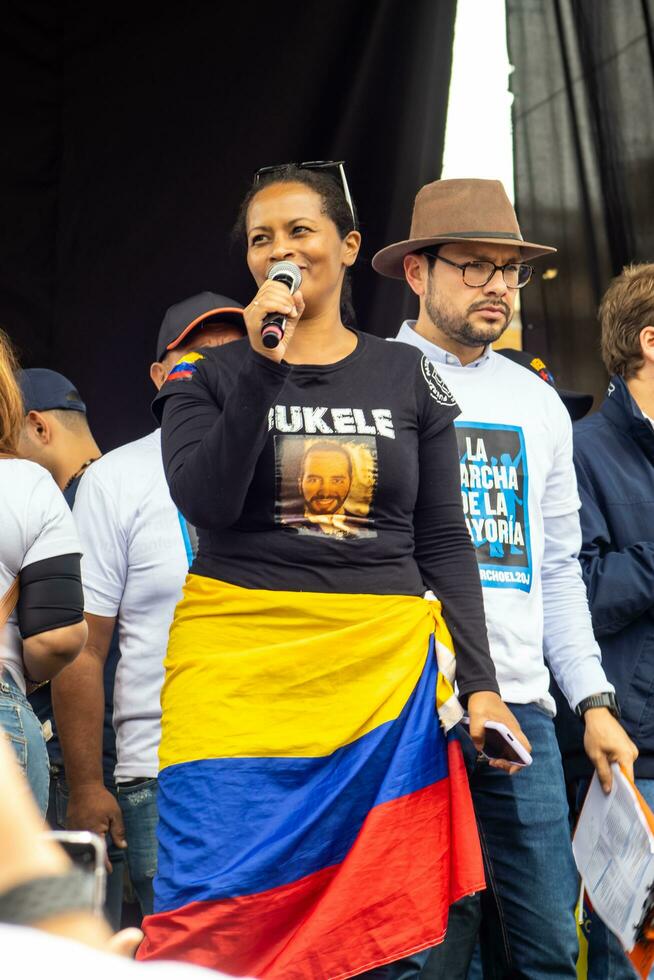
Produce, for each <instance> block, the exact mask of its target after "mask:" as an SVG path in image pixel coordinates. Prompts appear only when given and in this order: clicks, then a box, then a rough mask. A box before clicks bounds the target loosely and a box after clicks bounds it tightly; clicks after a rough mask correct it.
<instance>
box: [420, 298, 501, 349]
mask: <svg viewBox="0 0 654 980" xmlns="http://www.w3.org/2000/svg"><path fill="white" fill-rule="evenodd" d="M485 307H493V308H494V309H499V310H501V311H502V313H504V316H505V320H504V322H502V321H501V320H496V321H493V322H491V323H488V324H487V325H486V327H485V328H484V329H483V331H482V330H481V329H479V328H478V327H475V326H474V325H473V324H472V323H471V322H470V320H469V319H468V316H470V314H471V313H474V311H475V310H480V309H483V308H485ZM425 309H426V310H427V315H428V316H429V319H430V320H431V322H432V323H433V324H434V326H435V327H438V329H439V330H441V331H442V332H443V333H444V334H445V336H446V337H449V338H450V340H456V342H457V343H459V344H463V345H464V346H465V347H485V346H486V344H493V343H495V341H496V340H499V338H500V337H501V336H502V334H503V333H504V331H505V330H506V328H507V327H508V325H509V323H510V322H511V317H512V315H513V314H512V313H511V310H510V309H509V307H508V306H507V305H506V303H505V302H504V301H503V300H495V301H491V300H480V301H479V302H478V303H473V304H472V306H469V307H468V310H467V316H465V317H462V316H455V315H454V314H452V313H450V312H449V311H448V310H447V309H446V308H445V306H438V305H437V303H436V302H435V300H434V299H433V298H432V292H431V290H430V291H429V292H428V293H427V294H426V296H425Z"/></svg>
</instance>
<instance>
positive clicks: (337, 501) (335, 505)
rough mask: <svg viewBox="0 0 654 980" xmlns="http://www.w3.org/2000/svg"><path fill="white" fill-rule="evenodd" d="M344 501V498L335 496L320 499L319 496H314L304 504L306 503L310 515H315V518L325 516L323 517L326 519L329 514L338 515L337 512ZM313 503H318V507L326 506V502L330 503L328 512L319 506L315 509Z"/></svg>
mask: <svg viewBox="0 0 654 980" xmlns="http://www.w3.org/2000/svg"><path fill="white" fill-rule="evenodd" d="M345 499H346V498H345V497H336V496H333V497H320V496H318V495H316V496H314V497H311V499H310V500H307V502H306V503H307V508H308V510H309V511H310V512H311V513H312V514H316V515H317V516H325V517H327V516H330V515H331V514H338V513H339V511H340V510H341V509H342V507H343V504H344V503H345ZM315 501H317V502H318V505H320V504H326V503H327V502H328V501H330V503H329V509H328V510H325V509H324V507H321V506H318V507H316V506H315V505H314V502H315Z"/></svg>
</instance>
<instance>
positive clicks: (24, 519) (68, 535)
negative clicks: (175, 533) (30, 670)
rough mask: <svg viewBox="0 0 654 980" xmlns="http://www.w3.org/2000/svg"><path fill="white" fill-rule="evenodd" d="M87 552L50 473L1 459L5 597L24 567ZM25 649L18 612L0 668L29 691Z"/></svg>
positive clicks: (1, 639)
mask: <svg viewBox="0 0 654 980" xmlns="http://www.w3.org/2000/svg"><path fill="white" fill-rule="evenodd" d="M81 550H82V549H81V548H80V545H79V541H78V538H77V534H76V533H75V525H74V523H73V518H72V517H71V514H70V510H69V509H68V504H67V503H66V501H65V500H64V497H63V494H62V493H61V490H60V489H59V487H58V486H57V484H56V483H55V482H54V480H53V479H52V477H51V476H50V474H49V473H48V471H47V470H45V469H44V468H43V467H42V466H39V465H38V464H37V463H31V462H29V461H28V460H25V459H0V598H1V597H2V596H3V595H4V594H5V592H6V591H7V589H8V588H9V586H10V585H11V583H12V581H13V580H14V579H15V578H16V575H18V573H19V572H20V571H21V569H23V568H26V567H27V566H28V565H32V564H34V562H37V561H43V560H44V559H45V558H55V557H57V556H58V555H72V554H77V555H78V554H79V553H80V551H81ZM22 651H23V644H22V640H21V637H20V632H19V630H18V617H17V614H16V610H15V609H14V611H13V612H12V614H11V616H10V617H9V620H8V621H7V625H6V627H5V629H4V630H3V631H2V632H1V635H0V664H2V666H4V667H6V668H7V670H9V672H10V673H11V675H12V677H13V678H14V680H15V681H16V683H17V684H18V686H19V687H20V689H21V690H22V691H23V692H24V691H25V676H24V674H23V654H22Z"/></svg>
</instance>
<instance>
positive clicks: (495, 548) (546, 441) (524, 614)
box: [395, 322, 612, 715]
mask: <svg viewBox="0 0 654 980" xmlns="http://www.w3.org/2000/svg"><path fill="white" fill-rule="evenodd" d="M395 339H396V340H398V341H402V342H404V343H409V344H411V345H412V346H414V347H418V348H419V349H420V350H422V351H423V353H425V354H426V355H427V357H428V358H430V360H432V361H433V362H434V364H435V366H436V369H437V371H438V373H439V374H440V375H441V376H442V378H443V380H444V381H445V382H446V384H447V385H448V386H449V388H450V389H451V391H452V393H453V394H454V397H455V398H456V400H457V402H458V404H459V407H460V408H461V415H460V416H459V418H458V419H456V420H455V423H454V425H455V428H456V433H457V440H458V444H459V458H460V464H461V496H462V500H463V509H464V512H465V516H466V522H467V524H468V530H469V531H470V536H471V538H472V542H473V544H474V546H475V550H476V553H477V561H478V565H479V573H480V577H481V583H482V587H483V594H484V611H485V615H486V624H487V627H488V639H489V642H490V649H491V654H492V657H493V661H494V663H495V668H496V671H497V679H498V683H499V685H500V690H501V692H502V697H503V699H504V700H505V701H508V702H515V703H517V704H529V703H532V702H534V703H537V704H539V705H541V706H542V707H543V708H544V709H545V710H546V711H548V712H549V713H550V714H552V715H553V714H554V713H555V710H556V709H555V705H554V701H553V699H552V697H551V696H550V694H549V671H548V669H547V667H546V665H545V661H544V659H543V649H544V648H545V652H546V654H547V656H548V660H549V663H550V666H551V667H552V671H553V673H554V675H555V677H556V679H557V681H558V682H559V685H560V687H561V688H562V690H563V691H564V693H565V694H566V696H567V697H568V700H569V702H570V704H571V706H572V707H574V706H575V705H576V704H578V703H579V701H580V700H582V698H584V697H586V696H587V695H589V694H592V693H596V692H599V691H610V690H612V687H611V685H610V684H609V683H608V681H607V680H606V676H605V675H604V671H603V670H602V667H601V655H600V651H599V648H598V646H597V643H596V641H595V639H594V637H593V633H592V626H591V621H590V614H589V612H588V603H587V599H586V592H585V588H584V583H583V580H582V578H581V572H580V568H579V563H578V561H577V559H576V556H577V554H578V551H579V548H580V545H581V533H580V528H579V518H578V510H579V507H580V501H579V495H578V493H577V480H576V476H575V471H574V466H573V462H572V425H571V422H570V417H569V415H568V413H567V410H566V408H565V406H564V405H563V402H562V401H561V399H560V397H559V395H558V394H557V392H556V391H555V389H554V388H552V387H551V386H550V385H548V384H547V383H546V382H544V381H543V380H542V379H541V378H539V377H538V376H537V375H536V374H534V373H532V372H530V371H528V370H527V369H525V368H524V367H521V366H520V365H519V364H515V363H514V362H513V361H510V360H509V359H508V358H506V357H502V356H501V355H499V354H497V353H496V352H495V351H493V350H492V349H490V348H488V349H487V350H486V352H485V353H484V355H483V356H482V357H481V358H480V359H479V360H478V361H476V362H474V364H472V365H468V366H466V367H463V366H462V365H461V363H460V361H459V360H458V358H456V357H454V356H453V355H451V354H447V353H446V352H444V351H442V350H441V349H440V348H438V347H436V346H435V345H434V344H432V343H430V342H429V341H428V340H426V339H425V338H423V337H421V336H420V335H419V334H417V333H416V332H415V330H413V329H412V328H411V326H410V325H409V323H408V322H406V323H404V324H403V326H402V329H401V330H400V332H399V334H398V335H397V337H396V338H395ZM548 644H549V646H548Z"/></svg>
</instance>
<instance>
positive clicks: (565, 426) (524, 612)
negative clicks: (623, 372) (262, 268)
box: [373, 179, 637, 980]
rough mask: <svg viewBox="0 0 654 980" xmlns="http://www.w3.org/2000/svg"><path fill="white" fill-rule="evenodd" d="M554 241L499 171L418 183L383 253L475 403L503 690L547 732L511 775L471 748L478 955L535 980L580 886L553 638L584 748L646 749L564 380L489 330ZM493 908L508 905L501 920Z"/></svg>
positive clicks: (457, 949) (464, 426)
mask: <svg viewBox="0 0 654 980" xmlns="http://www.w3.org/2000/svg"><path fill="white" fill-rule="evenodd" d="M554 251H555V249H553V248H551V247H548V246H545V245H536V244H533V243H531V242H525V241H524V240H523V238H522V235H521V234H520V229H519V227H518V222H517V218H516V215H515V212H514V210H513V207H512V205H511V203H510V201H509V199H508V197H507V195H506V193H505V191H504V188H503V186H502V184H501V183H500V182H499V181H494V180H470V179H466V180H440V181H435V182H434V183H431V184H428V185H426V186H425V187H423V188H422V189H421V190H420V191H419V193H418V195H417V197H416V200H415V206H414V212H413V220H412V225H411V233H410V237H409V238H408V239H407V240H406V241H403V242H399V243H397V244H394V245H390V246H388V247H387V248H384V249H382V250H381V251H380V252H378V253H377V255H375V257H374V259H373V266H374V268H375V269H376V270H377V272H379V273H381V274H382V275H386V276H390V277H394V278H397V279H400V278H406V281H407V282H408V284H409V286H410V287H411V289H412V290H413V292H414V293H415V294H416V295H417V296H418V298H419V301H420V312H419V315H418V319H417V321H415V322H405V323H404V324H403V325H402V327H401V329H400V331H399V333H398V335H397V337H396V338H395V340H397V341H400V342H403V343H408V344H411V345H413V346H415V347H418V348H419V349H420V350H421V351H422V352H423V353H424V354H426V356H427V357H428V358H429V359H430V360H431V361H432V362H433V364H434V365H435V367H436V369H437V370H438V372H439V374H441V375H442V376H443V379H444V380H445V382H446V383H447V384H448V385H449V387H450V388H451V390H452V391H453V393H454V396H455V398H456V400H457V402H458V403H459V405H460V407H461V416H460V417H459V419H457V421H456V423H455V425H456V429H457V439H458V444H459V456H460V463H461V492H462V501H463V508H464V511H465V514H466V520H467V523H468V528H469V530H470V535H471V537H472V540H473V543H474V545H475V549H476V552H477V559H478V564H479V573H480V577H481V581H482V586H483V593H484V606H485V611H486V621H487V627H488V634H489V640H490V648H491V653H492V655H493V659H494V662H495V667H496V670H497V677H498V681H499V684H500V689H501V693H502V697H503V698H504V700H505V701H506V702H508V703H509V705H510V707H511V710H512V711H513V712H514V713H515V715H516V717H517V719H518V721H519V723H520V725H521V727H522V730H523V731H524V733H525V735H526V736H527V738H528V739H529V741H530V742H531V745H532V748H533V764H532V765H531V766H529V767H527V768H524V769H523V770H522V771H521V772H520V773H519V774H518V775H516V776H514V777H511V776H509V775H507V774H505V773H504V772H502V771H500V770H498V769H495V768H491V767H489V766H488V765H487V764H485V763H484V762H481V761H478V760H477V759H476V758H475V755H474V753H469V761H470V766H469V771H470V783H471V789H472V794H473V799H474V801H475V808H476V812H477V817H478V820H479V823H480V828H481V833H482V839H483V843H484V847H485V850H486V854H487V857H488V868H487V872H488V874H487V877H488V881H489V883H490V884H491V886H492V890H493V892H494V895H495V899H496V902H497V905H496V906H494V905H493V903H492V901H491V900H490V898H489V897H488V895H487V896H485V898H484V904H483V917H482V930H481V946H482V959H483V963H484V970H485V972H486V973H487V975H492V976H493V977H497V976H506V977H508V976H512V977H516V976H519V977H529V978H534V980H536V978H538V980H540V978H544V977H557V978H563V977H570V978H571V980H572V978H574V977H576V960H577V935H576V926H575V920H574V907H575V904H576V900H577V896H578V890H579V889H578V880H577V874H576V869H575V865H574V860H573V856H572V849H571V844H570V832H569V824H568V805H567V800H566V794H565V786H564V780H563V771H562V767H561V758H560V755H559V750H558V746H557V742H556V737H555V733H554V724H553V716H554V714H555V706H554V701H553V700H552V697H551V696H550V693H549V673H548V670H547V667H546V665H545V662H544V659H543V651H544V653H545V657H546V658H547V660H548V662H549V666H550V668H551V670H552V673H553V674H554V677H555V678H556V680H557V682H558V684H559V686H560V688H561V690H562V691H563V692H564V694H565V696H566V698H567V700H568V702H569V704H570V707H571V708H572V709H573V710H574V711H576V712H577V714H579V715H581V716H583V719H584V722H585V747H586V752H587V753H588V755H589V757H590V758H591V760H592V762H593V763H594V765H595V767H596V769H597V772H598V774H599V777H600V780H601V782H602V785H603V787H604V789H605V790H608V789H609V787H610V783H611V771H610V764H611V762H613V761H616V762H620V763H622V764H623V765H624V766H625V768H626V769H627V771H628V772H629V773H631V772H633V761H634V759H635V757H636V755H637V750H636V748H635V746H634V745H633V743H632V742H631V741H630V740H629V738H628V737H627V735H626V734H625V732H624V731H623V729H622V728H621V727H620V725H619V723H618V721H617V720H616V719H617V718H618V717H619V709H618V705H617V702H616V699H615V693H614V689H613V687H612V685H611V684H610V683H609V682H608V681H607V679H606V676H605V674H604V670H603V669H602V664H601V656H600V651H599V648H598V646H597V643H596V642H595V639H594V636H593V631H592V626H591V621H590V615H589V611H588V604H587V599H586V592H585V588H584V583H583V580H582V578H581V574H580V569H579V564H578V562H577V554H578V552H579V548H580V544H581V537H580V530H579V517H578V510H579V497H578V494H577V484H576V479H575V472H574V467H573V462H572V427H571V423H570V418H569V416H568V413H567V411H566V409H565V407H564V405H563V403H562V402H561V399H560V398H559V396H558V394H557V393H556V391H555V390H554V389H553V388H552V387H550V385H548V384H543V383H542V381H541V380H540V378H539V377H538V376H537V375H536V374H534V373H533V372H530V371H526V370H525V369H524V368H523V367H521V366H519V365H518V364H515V363H513V362H512V361H510V360H509V359H507V358H504V357H500V356H499V355H498V354H497V353H495V352H494V351H493V350H492V348H491V344H492V343H493V342H494V341H496V340H498V338H499V337H500V336H501V335H502V333H503V332H504V331H505V330H506V328H507V326H508V325H509V322H510V320H511V317H512V315H513V308H514V303H515V298H516V294H517V291H518V289H520V288H522V287H523V286H526V284H527V283H528V282H529V279H530V277H531V274H532V268H531V266H530V265H529V264H528V262H529V260H530V259H533V258H535V257H537V256H539V255H544V254H546V253H549V252H554ZM462 738H463V736H462ZM464 748H465V746H464ZM494 910H499V914H500V915H501V920H500V921H499V922H497V923H493V925H492V926H491V917H492V913H493V911H494ZM471 912H472V913H474V909H471V906H470V900H468V903H467V905H466V903H465V902H464V903H462V904H460V905H459V906H454V907H453V909H452V911H451V913H450V923H449V927H448V936H447V938H446V940H445V943H444V944H443V946H441V947H438V948H437V949H436V950H435V951H434V952H433V953H432V959H433V963H432V964H431V970H430V964H429V963H428V965H427V967H426V968H425V972H424V975H425V976H430V975H431V976H436V975H440V976H447V977H448V980H450V978H452V977H455V976H465V975H466V965H465V963H464V964H462V963H461V959H462V957H461V952H462V946H463V945H464V937H465V935H466V926H467V923H469V922H470V919H471ZM472 918H473V921H474V914H473V915H472ZM469 931H470V930H469V929H468V935H469ZM478 969H479V967H478V964H475V965H474V966H473V970H472V971H471V972H472V973H474V972H475V970H478Z"/></svg>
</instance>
